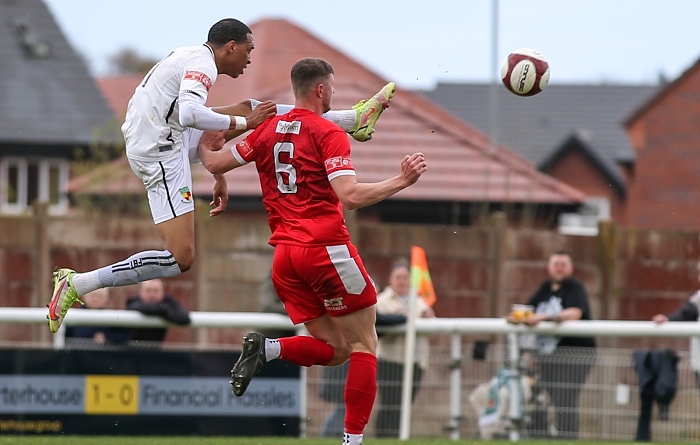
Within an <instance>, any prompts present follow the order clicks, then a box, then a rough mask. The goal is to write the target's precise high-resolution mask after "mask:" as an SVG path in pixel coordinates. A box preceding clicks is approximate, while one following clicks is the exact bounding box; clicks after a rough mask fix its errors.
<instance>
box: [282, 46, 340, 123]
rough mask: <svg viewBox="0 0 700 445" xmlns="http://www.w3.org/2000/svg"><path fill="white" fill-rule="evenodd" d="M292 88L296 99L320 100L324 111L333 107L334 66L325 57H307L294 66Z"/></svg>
mask: <svg viewBox="0 0 700 445" xmlns="http://www.w3.org/2000/svg"><path fill="white" fill-rule="evenodd" d="M292 88H293V89H294V97H295V98H296V99H302V98H313V99H315V100H320V101H321V103H322V107H323V112H324V113H325V112H326V111H328V110H330V109H331V100H332V99H333V93H334V92H335V90H334V88H333V67H332V66H331V64H330V63H328V62H326V61H325V60H323V59H316V58H313V57H307V58H304V59H301V60H299V61H298V62H297V63H295V64H294V66H293V67H292Z"/></svg>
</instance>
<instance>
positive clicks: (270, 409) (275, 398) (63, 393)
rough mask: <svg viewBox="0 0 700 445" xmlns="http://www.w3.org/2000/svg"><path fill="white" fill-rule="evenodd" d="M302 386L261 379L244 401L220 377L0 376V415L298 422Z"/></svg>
mask: <svg viewBox="0 0 700 445" xmlns="http://www.w3.org/2000/svg"><path fill="white" fill-rule="evenodd" d="M300 394H301V388H300V382H299V380H298V379H294V378H288V379H287V378H259V379H256V380H254V381H253V382H252V383H251V385H250V387H249V388H248V391H247V392H246V394H245V395H244V396H243V397H236V396H234V395H233V393H232V392H231V387H230V386H229V383H228V380H227V379H225V378H218V377H150V376H149V377H139V376H132V375H86V376H75V375H19V376H7V375H3V376H0V414H49V413H60V414H94V415H109V414H126V415H137V414H146V415H148V414H150V415H160V414H168V415H187V416H197V415H202V416H212V415H216V416H230V415H236V416H298V415H300V414H301V405H300V403H299V401H300Z"/></svg>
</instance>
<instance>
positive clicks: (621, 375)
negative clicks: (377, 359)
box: [306, 337, 700, 442]
mask: <svg viewBox="0 0 700 445" xmlns="http://www.w3.org/2000/svg"><path fill="white" fill-rule="evenodd" d="M504 349H505V348H504V347H502V346H501V345H491V346H490V347H489V348H488V351H487V352H486V354H485V355H484V356H483V359H480V358H479V357H480V356H481V354H480V352H483V346H477V348H476V350H475V347H474V345H473V344H465V345H464V347H463V352H464V354H463V359H462V360H461V363H459V364H458V366H460V367H461V372H462V379H461V388H460V391H461V410H460V411H461V414H462V415H461V416H460V417H459V418H458V419H456V420H457V421H458V422H457V424H458V425H459V427H458V428H459V435H460V437H461V438H477V437H482V438H485V437H493V438H498V437H507V435H508V432H509V429H510V428H513V427H517V426H515V425H513V424H512V422H510V421H509V420H508V414H507V413H508V411H507V409H506V407H504V406H501V413H502V414H503V416H502V418H501V419H499V420H498V421H496V422H492V423H490V424H489V425H482V427H481V428H480V426H479V419H480V417H482V415H483V408H484V401H485V400H486V403H488V395H489V394H488V393H489V391H490V390H491V387H492V379H493V378H494V376H497V375H498V374H499V369H501V368H502V367H503V365H504V357H505V350H504ZM633 353H634V351H633V350H631V349H610V348H598V349H597V350H585V349H583V350H577V349H570V350H568V351H558V353H556V354H554V355H552V356H550V357H538V356H537V355H536V354H531V353H527V352H525V353H523V357H522V369H523V377H522V379H521V380H522V382H521V384H522V387H523V389H524V395H525V398H524V401H523V402H524V403H523V408H524V412H525V415H524V419H523V422H522V424H521V425H520V426H519V428H520V431H521V437H523V438H527V437H532V438H535V437H537V438H553V439H557V438H559V439H565V438H569V439H570V438H574V437H578V438H581V439H588V440H634V439H635V437H637V434H638V428H639V420H640V413H641V410H642V399H641V397H640V386H639V376H638V373H637V371H636V370H635V367H634V362H633ZM678 356H679V361H678V366H677V388H676V391H675V397H674V398H673V400H672V401H671V403H670V404H669V406H668V410H667V411H666V410H665V409H664V408H663V405H659V404H657V403H653V405H652V409H651V416H650V419H649V420H650V422H649V425H648V429H649V432H650V438H651V439H653V440H654V441H659V442H680V441H700V422H698V420H697V419H698V418H699V417H700V394H699V393H698V387H697V384H696V376H695V372H694V371H693V370H692V369H691V368H690V361H689V358H688V354H687V353H685V352H680V353H678ZM454 365H455V363H454V361H453V359H452V358H451V356H450V348H449V345H448V344H447V343H443V342H441V341H440V339H439V338H437V337H434V338H433V344H432V346H431V356H430V365H429V366H428V368H427V369H425V370H424V371H423V373H422V379H421V381H420V383H419V384H418V385H417V386H418V390H417V391H416V392H415V400H414V403H413V405H412V415H411V437H426V438H428V437H431V438H432V437H449V436H450V434H451V432H452V425H453V423H452V422H451V421H452V420H453V419H451V413H450V409H449V400H450V392H451V391H452V388H451V387H450V372H451V370H452V368H453V366H454ZM380 367H381V365H380ZM379 372H380V373H381V372H382V371H381V369H380V371H379ZM344 378H345V374H344V370H343V368H342V367H338V368H334V370H333V372H328V371H326V372H325V373H324V370H323V368H320V367H313V368H311V369H310V370H309V372H308V384H307V403H308V405H307V425H306V433H307V435H308V436H310V437H317V436H324V435H330V436H333V435H334V434H333V433H334V432H336V430H333V428H334V425H335V428H338V427H340V428H342V415H343V412H342V403H341V401H342V389H343V384H344ZM387 384H389V385H392V386H394V387H397V388H400V385H401V379H400V378H399V379H397V380H395V381H393V382H382V381H381V380H380V382H379V388H380V389H379V394H380V396H378V397H377V402H376V403H375V407H374V410H373V414H372V418H371V419H370V424H369V426H368V431H367V434H368V435H370V436H382V437H386V436H387V435H391V434H395V433H396V431H394V430H391V431H387V430H385V429H383V428H382V427H381V425H385V423H383V422H381V421H379V422H378V420H379V419H378V418H379V414H380V413H382V412H383V411H384V412H386V411H387V410H388V411H393V412H394V413H395V415H396V416H397V417H398V413H399V411H400V406H398V405H394V406H389V407H382V400H381V393H382V390H383V389H382V386H383V385H387ZM384 391H386V388H384ZM503 391H507V387H505V389H503V387H502V388H501V394H500V397H501V403H502V404H505V403H507V400H506V399H507V398H506V399H504V394H503ZM497 397H498V396H497ZM338 425H339V426H338ZM642 429H643V428H642ZM335 436H336V437H337V434H335Z"/></svg>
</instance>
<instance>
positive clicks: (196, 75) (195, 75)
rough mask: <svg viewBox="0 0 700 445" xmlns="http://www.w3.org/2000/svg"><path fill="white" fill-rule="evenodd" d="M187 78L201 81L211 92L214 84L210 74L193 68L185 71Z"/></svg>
mask: <svg viewBox="0 0 700 445" xmlns="http://www.w3.org/2000/svg"><path fill="white" fill-rule="evenodd" d="M185 79H192V80H196V81H197V82H199V83H201V84H202V85H204V88H206V89H207V92H209V90H210V89H211V86H212V84H213V82H212V81H211V79H210V78H209V76H207V75H206V74H204V73H202V72H201V71H192V70H190V71H187V72H186V73H185Z"/></svg>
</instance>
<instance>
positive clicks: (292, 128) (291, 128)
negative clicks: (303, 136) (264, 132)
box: [275, 121, 301, 134]
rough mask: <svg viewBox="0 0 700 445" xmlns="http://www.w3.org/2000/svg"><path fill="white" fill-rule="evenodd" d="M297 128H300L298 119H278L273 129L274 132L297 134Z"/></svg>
mask: <svg viewBox="0 0 700 445" xmlns="http://www.w3.org/2000/svg"><path fill="white" fill-rule="evenodd" d="M299 130H301V122H299V121H292V122H287V121H279V122H277V128H276V129H275V133H282V134H290V133H292V134H299Z"/></svg>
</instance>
